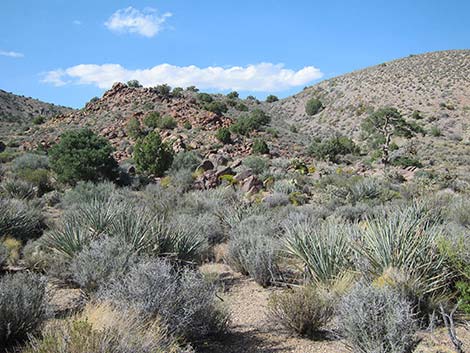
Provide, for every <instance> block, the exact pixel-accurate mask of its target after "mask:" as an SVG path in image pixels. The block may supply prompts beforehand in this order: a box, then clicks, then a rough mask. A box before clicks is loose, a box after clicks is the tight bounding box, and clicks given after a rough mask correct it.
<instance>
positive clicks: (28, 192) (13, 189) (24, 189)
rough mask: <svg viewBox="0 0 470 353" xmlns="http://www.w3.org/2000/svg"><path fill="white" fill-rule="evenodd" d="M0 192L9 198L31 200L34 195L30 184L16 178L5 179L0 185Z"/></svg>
mask: <svg viewBox="0 0 470 353" xmlns="http://www.w3.org/2000/svg"><path fill="white" fill-rule="evenodd" d="M0 192H1V193H2V194H3V195H5V196H7V197H10V198H13V199H19V200H31V199H33V198H34V197H35V196H36V191H35V190H34V187H33V185H32V184H30V183H28V182H26V181H23V180H18V179H6V180H4V181H3V182H2V184H1V185H0Z"/></svg>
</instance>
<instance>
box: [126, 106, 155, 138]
mask: <svg viewBox="0 0 470 353" xmlns="http://www.w3.org/2000/svg"><path fill="white" fill-rule="evenodd" d="M136 120H137V119H136ZM159 121H160V113H158V112H151V113H149V114H147V116H146V117H145V118H144V120H143V123H144V125H145V126H146V127H148V128H150V129H155V128H157V127H158V125H159ZM136 136H137V137H138V136H139V134H137V135H136ZM131 137H133V136H131ZM134 138H135V137H134Z"/></svg>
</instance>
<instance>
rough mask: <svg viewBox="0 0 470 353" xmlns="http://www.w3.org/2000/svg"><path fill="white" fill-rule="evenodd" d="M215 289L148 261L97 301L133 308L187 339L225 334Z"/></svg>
mask: <svg viewBox="0 0 470 353" xmlns="http://www.w3.org/2000/svg"><path fill="white" fill-rule="evenodd" d="M215 294H216V288H215V287H214V285H213V284H211V283H208V282H206V281H205V280H204V279H203V278H202V276H201V275H200V274H198V273H196V272H194V271H192V270H189V269H180V270H178V269H175V267H174V266H172V265H171V264H170V263H169V262H166V261H163V260H149V261H146V262H142V263H139V264H137V265H135V266H134V267H133V268H131V270H130V272H129V273H128V274H127V275H126V276H124V277H123V278H122V279H121V280H116V281H112V282H111V283H110V284H109V285H108V286H107V287H106V288H104V289H103V290H102V291H100V294H99V297H100V298H102V299H104V300H109V301H111V302H112V303H114V304H115V305H118V306H122V307H134V308H136V309H137V310H138V311H139V312H140V313H141V314H142V315H143V316H144V317H147V318H159V319H161V320H162V322H163V323H164V324H166V325H167V326H168V329H169V330H170V332H171V333H172V334H174V335H176V336H180V337H185V338H188V339H194V338H201V337H203V336H206V335H209V334H213V333H220V332H221V331H223V330H225V328H226V324H227V315H226V314H225V313H223V312H222V311H220V310H219V308H218V307H217V305H216V302H215Z"/></svg>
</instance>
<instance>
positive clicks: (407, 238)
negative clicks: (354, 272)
mask: <svg viewBox="0 0 470 353" xmlns="http://www.w3.org/2000/svg"><path fill="white" fill-rule="evenodd" d="M357 229H358V234H357V239H358V242H357V244H356V246H355V249H356V251H357V253H358V254H359V255H361V256H362V257H363V258H364V259H366V261H367V263H368V272H370V274H372V275H373V276H376V277H380V276H382V275H383V274H385V273H386V272H387V271H389V270H390V269H394V272H399V273H402V274H403V275H404V276H405V277H407V278H408V281H412V282H414V283H413V287H414V288H415V289H418V288H419V291H420V292H422V294H423V295H426V294H431V293H437V292H438V291H441V290H443V289H444V287H445V286H446V285H447V284H448V281H449V278H450V277H451V276H452V271H451V270H450V269H448V268H447V267H446V266H445V261H444V257H443V256H442V255H441V254H440V253H439V251H438V246H437V242H438V240H439V239H440V238H441V237H442V235H443V230H442V228H441V227H440V225H439V224H436V220H432V219H431V218H430V217H429V216H428V213H427V212H426V210H425V209H423V208H421V207H420V206H419V205H412V206H409V207H406V208H404V209H397V210H392V211H389V212H388V213H387V214H386V215H384V216H380V217H376V218H372V219H368V220H366V221H365V222H364V223H363V224H362V226H361V227H359V228H357Z"/></svg>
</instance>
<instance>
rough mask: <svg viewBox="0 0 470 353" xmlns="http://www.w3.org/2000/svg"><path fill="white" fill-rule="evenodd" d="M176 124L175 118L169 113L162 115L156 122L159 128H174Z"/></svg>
mask: <svg viewBox="0 0 470 353" xmlns="http://www.w3.org/2000/svg"><path fill="white" fill-rule="evenodd" d="M176 126H177V123H176V120H175V118H173V117H172V116H170V115H165V116H163V117H162V118H161V119H160V121H159V122H158V127H159V128H160V129H168V130H171V129H174V128H175V127H176Z"/></svg>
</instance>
